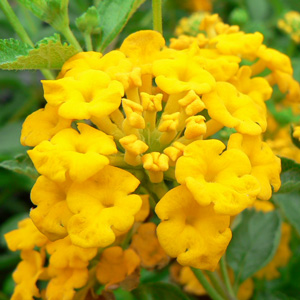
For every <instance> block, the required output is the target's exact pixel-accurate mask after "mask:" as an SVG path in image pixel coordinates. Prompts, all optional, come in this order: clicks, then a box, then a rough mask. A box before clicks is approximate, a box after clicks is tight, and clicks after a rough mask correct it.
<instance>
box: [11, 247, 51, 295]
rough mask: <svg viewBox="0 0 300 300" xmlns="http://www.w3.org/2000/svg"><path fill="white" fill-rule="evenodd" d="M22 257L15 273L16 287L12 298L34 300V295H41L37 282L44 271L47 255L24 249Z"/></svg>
mask: <svg viewBox="0 0 300 300" xmlns="http://www.w3.org/2000/svg"><path fill="white" fill-rule="evenodd" d="M21 258H22V261H21V262H20V263H19V264H18V266H17V269H16V270H15V271H14V273H13V279H14V282H15V283H16V287H15V290H14V293H13V295H12V297H11V300H33V299H34V298H33V297H40V292H39V289H38V288H37V286H36V282H37V281H38V279H39V276H40V274H41V273H42V272H43V265H44V260H45V257H44V255H42V254H41V253H39V252H37V251H33V250H23V251H22V252H21Z"/></svg>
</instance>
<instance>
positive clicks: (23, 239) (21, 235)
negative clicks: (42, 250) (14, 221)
mask: <svg viewBox="0 0 300 300" xmlns="http://www.w3.org/2000/svg"><path fill="white" fill-rule="evenodd" d="M4 237H5V240H6V243H7V245H8V248H9V249H10V250H11V251H16V250H33V249H34V247H35V246H37V247H41V246H44V245H45V244H46V243H47V241H48V239H47V238H46V237H45V236H44V235H43V234H42V233H41V232H40V231H39V230H38V229H37V228H36V227H35V225H34V224H33V223H32V221H31V219H29V218H27V219H24V220H22V221H20V222H19V223H18V229H16V230H13V231H10V232H9V233H6V234H5V235H4ZM28 253H29V252H28Z"/></svg>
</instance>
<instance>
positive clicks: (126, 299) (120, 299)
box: [114, 288, 136, 300]
mask: <svg viewBox="0 0 300 300" xmlns="http://www.w3.org/2000/svg"><path fill="white" fill-rule="evenodd" d="M114 296H115V298H116V300H136V299H135V298H134V296H133V295H132V294H131V293H130V292H128V291H125V290H122V289H121V288H118V289H116V290H114Z"/></svg>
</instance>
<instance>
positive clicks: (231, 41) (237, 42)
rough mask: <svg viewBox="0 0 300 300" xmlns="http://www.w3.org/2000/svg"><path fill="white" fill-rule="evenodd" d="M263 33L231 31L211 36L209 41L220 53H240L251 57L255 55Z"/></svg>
mask: <svg viewBox="0 0 300 300" xmlns="http://www.w3.org/2000/svg"><path fill="white" fill-rule="evenodd" d="M263 38H264V37H263V35H262V34H261V33H259V32H255V33H247V34H245V33H244V32H242V31H240V32H233V33H230V34H220V35H218V36H216V37H214V38H212V39H211V40H210V41H209V43H210V44H212V45H215V47H216V49H218V50H219V51H220V53H222V54H231V55H241V56H243V57H246V58H248V57H250V58H252V57H253V56H254V55H256V52H257V51H258V49H259V47H260V46H261V44H262V41H263Z"/></svg>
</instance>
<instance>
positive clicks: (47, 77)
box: [40, 69, 55, 80]
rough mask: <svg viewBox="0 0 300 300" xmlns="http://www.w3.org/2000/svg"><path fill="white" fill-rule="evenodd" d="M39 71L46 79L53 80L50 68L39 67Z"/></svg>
mask: <svg viewBox="0 0 300 300" xmlns="http://www.w3.org/2000/svg"><path fill="white" fill-rule="evenodd" d="M40 71H41V73H42V74H43V75H44V77H45V78H46V79H48V80H54V79H55V76H54V74H53V73H52V72H51V71H50V70H47V69H41V70H40Z"/></svg>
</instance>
